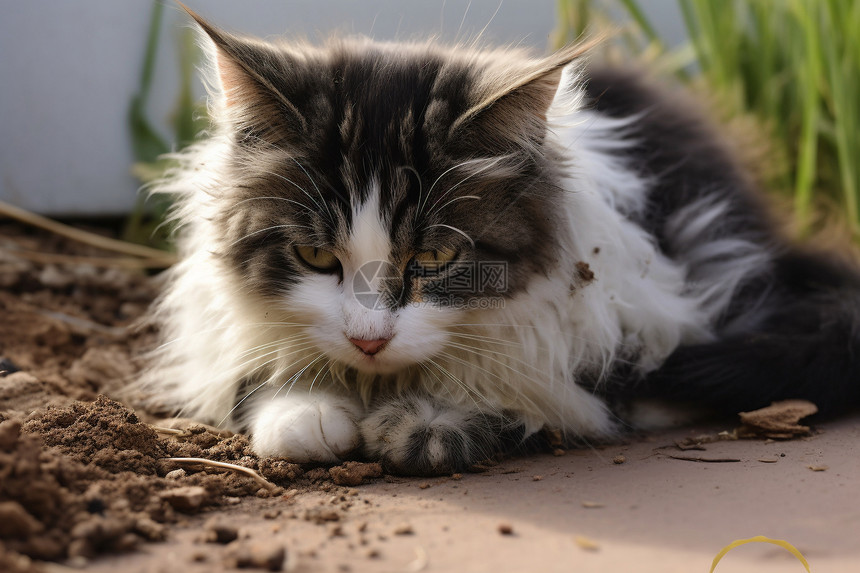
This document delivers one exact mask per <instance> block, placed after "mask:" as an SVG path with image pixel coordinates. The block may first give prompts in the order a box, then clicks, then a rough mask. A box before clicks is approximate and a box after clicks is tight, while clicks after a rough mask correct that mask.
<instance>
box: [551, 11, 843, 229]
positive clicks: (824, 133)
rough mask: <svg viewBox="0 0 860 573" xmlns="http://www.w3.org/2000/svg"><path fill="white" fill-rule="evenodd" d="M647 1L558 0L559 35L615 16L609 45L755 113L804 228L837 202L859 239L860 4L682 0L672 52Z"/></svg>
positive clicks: (779, 185)
mask: <svg viewBox="0 0 860 573" xmlns="http://www.w3.org/2000/svg"><path fill="white" fill-rule="evenodd" d="M644 6H645V3H644V2H643V1H641V0H640V1H637V0H603V1H599V0H559V2H558V7H559V22H560V24H559V31H558V32H557V35H556V37H557V39H558V40H570V39H573V38H575V37H577V36H578V35H579V34H581V33H582V32H583V31H586V28H588V27H589V26H592V27H591V28H589V30H590V31H596V30H595V29H594V26H607V22H610V21H614V22H615V24H614V26H615V30H616V38H617V39H616V41H615V42H614V43H613V44H612V46H611V47H610V49H611V50H615V51H616V52H618V51H619V50H620V51H623V52H624V53H625V54H626V56H627V59H629V58H630V57H632V56H639V57H645V59H648V60H649V61H650V62H651V63H655V65H656V66H657V67H658V68H660V69H663V70H664V71H665V70H669V71H670V72H671V73H673V74H675V75H676V76H677V77H678V78H679V79H680V80H682V81H685V82H689V83H692V84H694V85H695V86H696V87H697V88H698V89H700V90H702V89H704V90H705V91H707V93H709V94H712V95H713V96H714V97H716V98H717V99H718V100H719V102H720V104H721V105H722V106H723V107H724V108H725V110H727V113H728V115H729V116H734V117H742V116H753V117H755V118H756V119H757V121H758V123H759V125H760V127H761V129H762V130H764V131H765V132H767V133H768V134H769V139H770V143H769V147H770V148H771V149H772V150H773V151H774V155H775V156H778V157H780V158H784V159H785V160H786V161H785V166H784V169H782V171H781V175H780V176H778V177H776V178H775V179H774V180H773V181H770V182H769V183H770V187H772V188H773V190H774V191H775V192H782V193H787V194H790V196H791V199H792V203H793V207H794V209H793V211H794V217H795V219H796V227H797V229H798V231H799V232H800V233H801V234H802V233H805V232H808V231H809V230H810V228H811V227H812V226H813V225H814V224H815V223H816V221H819V220H820V217H818V216H817V214H818V213H820V209H821V208H826V209H829V210H833V209H834V208H835V209H836V210H838V212H839V213H840V214H841V216H842V217H843V218H844V219H845V221H846V222H847V223H848V224H849V225H850V227H851V230H852V232H853V233H854V236H855V237H860V210H858V209H860V205H858V192H860V2H857V1H854V0H719V1H715V0H678V7H679V10H680V12H681V14H682V16H683V20H684V24H685V27H686V31H687V34H688V37H689V38H690V41H689V45H688V46H682V47H681V48H676V49H673V50H669V49H668V48H667V47H666V44H665V41H664V40H663V39H662V38H660V36H659V35H658V33H657V32H656V31H655V28H654V26H653V25H652V23H651V22H649V21H648V19H647V18H646V16H645V12H644V11H643V10H642V7H644ZM619 22H621V23H619ZM612 25H613V24H610V26H612Z"/></svg>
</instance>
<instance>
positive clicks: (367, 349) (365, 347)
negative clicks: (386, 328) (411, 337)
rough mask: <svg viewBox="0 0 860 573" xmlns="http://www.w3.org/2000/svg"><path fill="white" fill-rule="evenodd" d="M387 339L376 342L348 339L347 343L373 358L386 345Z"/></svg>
mask: <svg viewBox="0 0 860 573" xmlns="http://www.w3.org/2000/svg"><path fill="white" fill-rule="evenodd" d="M388 340H389V339H388V338H379V339H377V340H362V339H360V338H350V339H349V341H350V342H352V343H353V344H355V346H356V347H357V348H358V349H359V350H361V351H362V352H364V353H365V354H367V355H368V356H373V355H374V354H376V353H377V352H379V351H380V350H382V347H383V346H385V345H386V344H387V343H388Z"/></svg>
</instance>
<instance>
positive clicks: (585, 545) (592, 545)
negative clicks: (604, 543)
mask: <svg viewBox="0 0 860 573" xmlns="http://www.w3.org/2000/svg"><path fill="white" fill-rule="evenodd" d="M574 542H576V545H577V547H579V548H580V549H583V550H585V551H598V550H600V545H599V544H598V543H597V542H596V541H593V540H591V539H589V538H587V537H585V536H583V535H577V536H576V538H574Z"/></svg>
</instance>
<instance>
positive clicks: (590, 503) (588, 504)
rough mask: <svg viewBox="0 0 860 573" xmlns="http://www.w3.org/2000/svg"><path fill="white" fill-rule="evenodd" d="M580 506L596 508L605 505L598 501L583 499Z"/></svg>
mask: <svg viewBox="0 0 860 573" xmlns="http://www.w3.org/2000/svg"><path fill="white" fill-rule="evenodd" d="M582 507H585V508H587V509H597V508H600V507H606V505H605V504H603V503H600V502H599V501H583V502H582Z"/></svg>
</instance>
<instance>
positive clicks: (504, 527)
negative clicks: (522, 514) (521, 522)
mask: <svg viewBox="0 0 860 573" xmlns="http://www.w3.org/2000/svg"><path fill="white" fill-rule="evenodd" d="M498 530H499V533H501V534H502V535H513V534H514V526H513V525H511V524H510V523H500V524H499V527H498Z"/></svg>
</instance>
